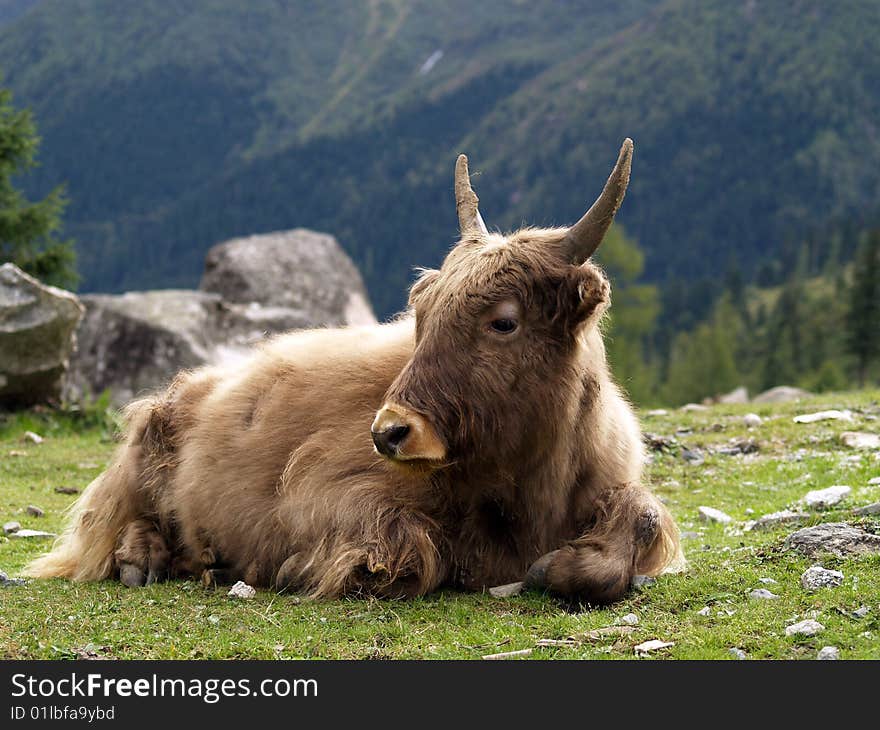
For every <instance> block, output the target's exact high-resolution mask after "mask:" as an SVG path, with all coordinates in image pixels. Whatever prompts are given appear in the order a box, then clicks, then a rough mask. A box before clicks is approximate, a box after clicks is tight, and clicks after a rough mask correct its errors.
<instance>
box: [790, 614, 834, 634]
mask: <svg viewBox="0 0 880 730" xmlns="http://www.w3.org/2000/svg"><path fill="white" fill-rule="evenodd" d="M822 631H825V627H824V626H823V625H822V624H820V623H819V622H818V621H814V620H813V619H811V618H808V619H805V620H804V621H799V622H798V623H796V624H792V625H791V626H786V627H785V635H786V636H815V635H816V634H819V633H821V632H822Z"/></svg>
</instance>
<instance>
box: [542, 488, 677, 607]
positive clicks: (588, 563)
mask: <svg viewBox="0 0 880 730" xmlns="http://www.w3.org/2000/svg"><path fill="white" fill-rule="evenodd" d="M678 552H679V546H678V528H677V527H676V526H675V523H674V522H673V520H672V517H671V516H670V515H669V512H668V511H667V510H666V508H665V507H664V506H663V504H662V503H661V502H660V501H659V500H657V498H656V497H654V495H653V494H651V493H650V492H648V491H647V490H645V489H643V488H642V487H639V486H630V485H626V486H623V487H618V488H615V489H611V490H608V491H607V492H605V494H603V495H602V498H601V499H600V500H599V501H598V503H597V505H596V513H595V520H594V521H593V524H592V526H591V528H590V529H589V530H588V531H587V532H586V533H585V534H584V535H583V536H581V537H579V538H578V539H576V540H572V541H571V542H570V543H568V544H567V545H565V546H563V547H561V548H560V549H558V550H554V551H553V552H550V553H547V554H546V555H544V556H543V557H541V558H539V559H538V560H536V561H535V562H534V563H533V564H532V566H531V567H530V568H529V571H528V574H527V576H526V580H525V583H526V586H527V587H530V588H538V589H545V590H549V591H551V592H553V593H557V594H560V595H563V596H567V597H570V598H573V599H576V600H580V601H584V602H586V603H590V604H594V605H598V604H605V603H611V602H613V601H616V600H618V599H620V598H622V597H623V595H624V594H625V593H626V592H627V590H628V588H629V585H630V582H631V581H632V577H633V576H634V575H638V574H640V575H656V574H658V573H660V572H662V571H663V569H664V568H665V567H666V566H667V565H668V564H669V563H670V562H671V561H672V560H673V559H675V558H676V557H677V555H678Z"/></svg>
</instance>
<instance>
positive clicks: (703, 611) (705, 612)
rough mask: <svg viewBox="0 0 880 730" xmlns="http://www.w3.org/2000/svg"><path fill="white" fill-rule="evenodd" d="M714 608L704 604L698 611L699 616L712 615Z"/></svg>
mask: <svg viewBox="0 0 880 730" xmlns="http://www.w3.org/2000/svg"><path fill="white" fill-rule="evenodd" d="M711 615H712V609H711V608H709V607H708V606H703V607H702V608H701V609H700V610H699V611H697V616H711Z"/></svg>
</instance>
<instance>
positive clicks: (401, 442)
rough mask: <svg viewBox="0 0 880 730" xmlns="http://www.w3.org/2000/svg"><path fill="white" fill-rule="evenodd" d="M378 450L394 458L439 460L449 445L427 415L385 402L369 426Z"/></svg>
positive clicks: (403, 459)
mask: <svg viewBox="0 0 880 730" xmlns="http://www.w3.org/2000/svg"><path fill="white" fill-rule="evenodd" d="M370 433H371V434H372V436H373V445H374V446H375V448H376V453H378V454H381V455H382V456H384V457H386V458H388V459H391V460H393V461H427V462H440V461H443V460H444V459H445V458H446V447H445V446H444V445H443V442H442V441H441V440H440V437H439V436H438V435H437V431H436V430H434V427H433V426H432V425H431V424H430V423H429V422H428V420H427V419H426V418H425V417H424V416H421V415H419V414H418V413H415V412H414V411H411V410H410V409H409V408H406V407H404V406H400V405H397V404H394V403H386V404H385V405H384V406H383V407H382V408H381V409H380V410H379V412H378V413H377V414H376V418H375V419H373V425H372V426H371V427H370Z"/></svg>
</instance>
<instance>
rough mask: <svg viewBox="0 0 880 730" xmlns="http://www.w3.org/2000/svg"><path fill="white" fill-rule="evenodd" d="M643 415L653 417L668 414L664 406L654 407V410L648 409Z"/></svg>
mask: <svg viewBox="0 0 880 730" xmlns="http://www.w3.org/2000/svg"><path fill="white" fill-rule="evenodd" d="M645 415H646V416H649V417H652V418H655V417H658V416H668V415H669V411H667V410H666V409H665V408H655V409H654V410H652V411H648V412H647V413H645Z"/></svg>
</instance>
